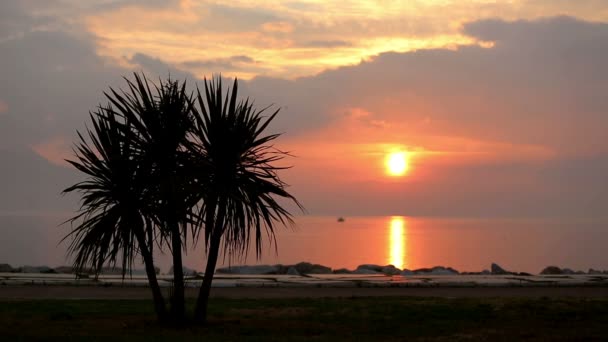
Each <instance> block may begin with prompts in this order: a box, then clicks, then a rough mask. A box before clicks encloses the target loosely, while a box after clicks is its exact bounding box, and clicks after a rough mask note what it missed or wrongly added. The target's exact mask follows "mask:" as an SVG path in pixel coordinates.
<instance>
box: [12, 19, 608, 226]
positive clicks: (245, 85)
mask: <svg viewBox="0 0 608 342" xmlns="http://www.w3.org/2000/svg"><path fill="white" fill-rule="evenodd" d="M154 9H155V10H157V11H161V12H162V11H164V12H162V13H164V14H163V15H167V13H173V12H171V11H173V10H175V9H174V8H172V7H168V8H165V7H158V8H157V7H155V8H154ZM113 13H114V12H113ZM129 13H130V12H129ZM193 16H194V15H193ZM260 16H261V17H263V15H260ZM255 20H258V19H255ZM255 20H253V21H255ZM272 20H276V18H273V19H272ZM280 20H283V18H281V19H280ZM280 20H279V21H280ZM269 22H274V21H269ZM249 24H250V23H249ZM249 24H248V25H249ZM294 27H295V29H294V31H293V33H294V34H296V33H297V32H298V26H297V25H296V26H294ZM462 30H463V31H462V32H460V33H459V34H462V35H469V36H470V37H469V38H468V39H471V40H476V39H481V40H485V41H492V42H493V43H494V45H493V47H491V48H484V47H480V46H476V45H471V46H459V47H457V48H451V49H447V48H437V49H420V50H417V51H410V52H405V53H403V52H388V53H382V54H380V55H377V56H375V57H373V58H369V59H366V60H364V61H361V62H360V63H357V64H356V65H350V66H345V67H340V68H335V69H333V70H326V71H323V72H320V73H317V74H314V75H310V76H306V77H299V78H293V79H284V78H279V77H269V76H266V77H254V78H252V79H251V80H249V81H242V82H241V87H240V89H241V90H242V91H243V95H249V96H251V97H252V98H253V99H255V101H256V105H257V106H258V107H260V108H262V107H265V106H267V105H270V104H272V103H276V105H277V106H280V107H281V108H282V110H281V113H280V114H279V116H278V117H277V120H276V122H275V123H274V124H273V126H272V127H271V130H273V131H274V132H286V134H285V135H284V136H283V137H282V138H281V139H280V140H279V142H278V145H277V146H278V147H283V146H285V149H288V150H290V151H292V152H293V153H294V154H295V155H296V156H298V157H297V158H295V159H291V160H289V161H288V162H290V163H293V164H294V166H295V167H294V168H293V169H292V170H289V171H288V172H287V173H286V177H287V181H288V182H290V183H292V184H293V189H292V190H293V192H294V193H295V194H296V195H298V196H301V197H302V199H303V201H304V203H305V204H306V205H307V207H308V209H309V210H310V211H311V212H312V213H313V214H314V213H326V214H334V213H340V214H344V215H348V214H351V213H359V214H399V213H403V214H413V215H425V214H433V215H455V214H461V215H533V214H534V213H539V215H552V214H555V215H558V214H559V215H564V216H567V215H595V216H600V215H602V211H601V210H602V208H600V207H601V205H600V204H598V203H605V202H606V201H607V200H608V195H607V191H606V190H607V189H606V188H607V186H606V182H605V180H604V178H605V177H604V175H605V172H604V171H601V170H606V165H608V161H607V157H606V156H607V155H608V139H606V133H605V127H608V117H607V116H606V113H607V112H608V97H607V96H605V95H606V94H605V89H608V70H607V69H606V68H605V61H606V60H608V43H607V41H608V40H606V39H605V37H606V31H607V28H606V25H605V24H603V23H596V22H588V21H584V20H580V19H574V18H568V17H558V18H544V19H540V20H528V21H525V20H517V21H505V20H498V19H492V20H481V21H475V22H472V23H470V24H467V25H464V26H463V27H462ZM247 37H249V36H247ZM306 38H307V39H303V38H302V40H297V41H296V42H295V43H294V44H297V43H298V42H306V41H307V42H311V41H315V40H317V39H310V37H306ZM334 38H335V37H333V36H332V37H331V38H330V39H328V38H325V39H326V40H325V41H326V42H331V41H334V42H337V41H339V40H340V39H339V38H335V39H334ZM242 39H245V38H242ZM247 39H248V38H247ZM298 39H299V38H298ZM125 43H129V42H128V41H126V42H125ZM99 44H102V45H101V46H103V44H104V43H103V40H100V37H94V36H90V35H86V34H73V33H70V32H66V31H63V30H47V31H44V30H42V31H40V30H29V29H23V30H22V34H21V35H18V36H15V37H13V38H12V39H10V40H6V41H3V42H1V43H0V48H1V49H2V51H3V53H4V55H3V58H2V59H0V74H2V75H3V79H5V80H9V81H7V82H3V83H2V84H0V94H2V101H3V102H4V103H6V104H9V105H10V111H8V110H7V111H5V112H4V113H3V115H0V146H2V147H3V151H2V153H3V155H4V156H5V158H7V159H6V160H14V165H20V166H18V167H17V166H15V168H16V169H15V168H11V169H7V168H3V169H0V179H10V180H11V182H12V183H14V184H12V185H11V188H10V189H11V191H14V193H13V194H17V195H19V194H21V193H24V194H25V193H27V194H29V195H27V197H28V198H30V199H31V198H34V194H36V191H37V190H36V189H35V188H33V187H34V186H40V185H39V184H28V182H27V177H25V176H24V177H17V178H15V177H13V176H11V175H9V174H8V173H9V172H17V171H15V170H18V169H19V168H20V167H24V168H25V167H27V168H33V167H35V168H37V170H40V172H41V174H42V175H38V174H36V175H30V176H32V177H34V176H36V177H41V178H42V179H44V176H43V174H44V172H43V171H44V170H53V171H52V173H57V176H56V177H55V176H53V177H54V178H53V179H54V180H53V181H52V182H56V183H57V184H58V183H59V182H63V183H66V182H68V180H70V179H74V178H73V177H74V176H73V175H70V174H67V173H64V172H69V169H65V168H59V167H56V166H55V165H53V164H52V163H50V162H48V160H56V159H59V158H60V156H63V153H64V152H66V151H65V149H66V148H67V147H66V145H69V144H68V143H67V142H69V141H72V140H73V139H74V136H75V130H76V129H82V128H83V126H84V123H85V122H86V120H87V114H88V111H89V110H91V109H93V108H94V107H95V105H97V104H98V103H100V102H101V103H103V102H105V100H104V98H103V96H102V92H103V91H104V90H106V89H107V87H108V86H113V87H116V86H118V87H123V86H124V82H123V81H122V78H121V76H123V75H127V76H128V75H129V74H130V73H131V72H132V71H133V70H142V69H143V70H146V71H147V72H149V73H150V74H149V76H150V77H151V78H156V76H159V75H160V76H161V77H165V76H167V74H168V73H169V72H170V73H171V75H172V76H173V77H175V78H180V79H182V78H188V79H189V80H196V79H197V76H198V77H200V74H199V73H197V74H196V75H195V74H193V73H192V72H191V70H197V68H207V67H208V68H213V69H215V68H218V69H221V68H222V67H224V68H226V69H230V68H233V69H236V68H240V69H242V70H243V71H249V72H251V76H252V77H253V76H255V75H256V74H259V73H263V72H261V71H260V72H258V69H256V68H260V69H259V70H261V69H262V68H264V67H267V66H268V65H269V63H270V62H268V60H267V59H266V60H265V59H264V56H261V55H262V54H260V53H249V51H247V49H242V48H240V47H239V46H235V47H234V50H235V51H234V52H233V50H229V51H223V50H222V53H223V54H224V55H222V56H214V55H212V54H205V53H201V52H200V51H203V52H205V51H206V50H204V49H202V50H199V47H195V49H194V50H196V51H199V54H200V55H193V56H191V57H190V58H189V59H186V60H183V61H178V62H175V61H172V60H171V59H170V58H169V55H166V54H162V53H157V54H156V53H155V54H150V53H147V52H146V51H147V50H146V49H145V47H146V46H147V45H146V44H141V47H142V49H141V50H139V48H140V45H128V46H129V49H130V51H132V52H131V53H129V54H126V56H127V57H121V58H122V61H123V62H124V63H122V64H117V62H116V61H117V60H116V59H112V58H105V57H102V56H100V53H103V51H100V50H99V48H100V45H99ZM237 45H238V44H237ZM318 45H323V44H318ZM326 45H331V44H326ZM336 45H339V44H336ZM356 47H357V45H356V44H354V45H353V46H351V47H348V48H349V49H354V48H356ZM299 48H300V49H301V46H300V47H299ZM324 49H325V50H334V49H333V48H332V49H329V48H328V47H325V48H324ZM144 50H145V51H144ZM338 50H339V49H338ZM283 53H285V52H283ZM286 55H289V53H286ZM260 57H261V58H260ZM288 57H289V56H287V58H288ZM308 58H309V59H308V61H310V60H314V59H310V58H311V57H310V56H309V57H308ZM184 63H186V64H184ZM277 65H278V68H283V67H284V66H283V65H282V64H281V63H278V64H277ZM277 65H272V67H275V68H276V67H277ZM186 66H187V67H186ZM252 70H253V71H252ZM206 72H207V71H205V73H206ZM206 74H207V75H209V74H208V73H206ZM345 113H349V115H345ZM32 147H34V149H33V148H32ZM390 147H399V148H405V149H408V150H411V151H413V152H415V153H414V154H416V153H418V156H417V157H416V156H414V157H413V159H412V162H413V166H414V167H413V169H412V175H411V177H406V178H405V179H402V180H391V181H390V182H389V181H387V180H386V179H385V178H384V177H383V175H382V172H383V170H382V164H381V160H382V157H383V156H382V153H384V151H385V149H386V148H390ZM35 151H37V152H38V154H36V152H35ZM39 155H43V156H44V157H45V158H47V159H48V160H46V159H44V158H39ZM19 158H26V159H28V160H30V161H23V160H22V161H20V162H19V160H17V159H19ZM11 163H13V162H11ZM3 165H4V164H3ZM63 169H65V170H63ZM600 171H601V172H600ZM9 176H10V177H9ZM70 177H72V178H70ZM7 182H8V181H7ZM3 186H8V185H6V182H5V183H3ZM55 187H57V186H55ZM47 190H48V191H51V190H50V189H47ZM45 191H46V190H45ZM53 191H54V190H53ZM5 197H6V196H4V197H2V201H1V203H2V205H5V206H9V207H10V208H11V209H16V208H17V207H18V206H26V205H27V204H28V203H29V202H28V201H30V200H27V201H26V200H24V201H17V202H15V204H14V205H13V204H11V203H9V202H10V200H9V199H6V198H5ZM53 198H54V197H53ZM44 200H45V201H46V200H48V201H49V202H50V201H53V203H49V204H48V205H56V204H57V203H55V202H58V203H61V201H60V200H59V199H58V198H56V199H55V198H54V199H52V200H51V199H48V198H46V197H45V199H44ZM42 202H44V201H43V200H41V202H40V203H38V202H37V204H36V208H38V207H39V206H43V205H44V204H43V203H42ZM57 205H59V204H57ZM66 205H67V204H66ZM1 209H2V208H1V207H0V210H1Z"/></svg>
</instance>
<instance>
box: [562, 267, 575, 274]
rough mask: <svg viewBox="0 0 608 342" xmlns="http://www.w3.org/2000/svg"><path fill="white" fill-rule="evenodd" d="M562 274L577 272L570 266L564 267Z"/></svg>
mask: <svg viewBox="0 0 608 342" xmlns="http://www.w3.org/2000/svg"><path fill="white" fill-rule="evenodd" d="M562 274H576V272H574V271H573V270H571V269H569V268H563V269H562Z"/></svg>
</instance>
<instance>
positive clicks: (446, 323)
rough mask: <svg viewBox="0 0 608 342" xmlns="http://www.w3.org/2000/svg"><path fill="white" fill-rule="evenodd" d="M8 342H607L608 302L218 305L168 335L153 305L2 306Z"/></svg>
mask: <svg viewBox="0 0 608 342" xmlns="http://www.w3.org/2000/svg"><path fill="white" fill-rule="evenodd" d="M0 336H2V340H4V341H18V340H30V339H37V340H39V339H56V338H58V337H62V339H68V340H87V341H90V340H106V341H107V340H108V339H111V341H112V342H114V341H123V340H128V341H140V340H141V341H144V340H145V341H150V340H152V341H159V340H175V339H177V340H195V339H196V340H201V339H206V340H210V341H234V340H254V341H256V340H257V341H271V340H290V341H308V340H311V339H312V340H332V341H335V340H348V341H350V340H403V339H407V340H416V339H421V340H440V341H454V340H492V341H496V340H499V341H500V340H503V341H512V340H522V339H528V340H583V339H584V340H602V339H605V338H606V336H608V299H549V298H542V299H505V298H496V299H492V298H490V299H487V298H481V299H465V298H459V299H442V298H327V299H244V300H243V299H212V301H211V305H210V321H209V324H208V325H207V326H204V327H201V326H190V327H188V328H183V329H176V328H170V327H163V326H159V325H158V324H157V323H156V321H155V319H154V315H153V312H152V304H151V302H149V301H141V300H133V301H125V300H102V301H94V300H39V301H7V302H0Z"/></svg>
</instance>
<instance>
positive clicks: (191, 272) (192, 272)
mask: <svg viewBox="0 0 608 342" xmlns="http://www.w3.org/2000/svg"><path fill="white" fill-rule="evenodd" d="M182 269H183V272H184V277H186V276H195V275H197V274H198V272H197V271H195V270H193V269H191V268H188V267H186V266H183V267H182ZM167 274H173V266H171V268H170V269H169V272H167Z"/></svg>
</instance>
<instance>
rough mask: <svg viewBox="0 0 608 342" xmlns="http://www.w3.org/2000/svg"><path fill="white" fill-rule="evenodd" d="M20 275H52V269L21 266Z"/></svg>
mask: <svg viewBox="0 0 608 342" xmlns="http://www.w3.org/2000/svg"><path fill="white" fill-rule="evenodd" d="M19 269H20V270H21V273H52V272H53V269H52V268H50V267H48V266H21V267H20V268H19Z"/></svg>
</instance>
